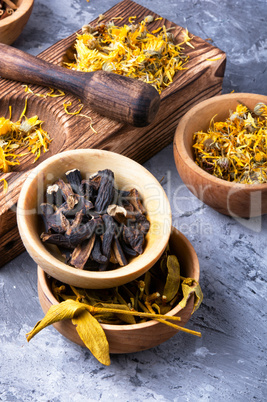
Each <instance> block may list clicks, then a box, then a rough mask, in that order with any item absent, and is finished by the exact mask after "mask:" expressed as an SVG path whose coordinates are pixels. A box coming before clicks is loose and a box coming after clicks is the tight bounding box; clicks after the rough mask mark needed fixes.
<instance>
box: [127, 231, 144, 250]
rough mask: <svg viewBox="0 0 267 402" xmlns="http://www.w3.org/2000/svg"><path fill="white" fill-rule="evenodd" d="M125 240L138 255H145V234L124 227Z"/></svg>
mask: <svg viewBox="0 0 267 402" xmlns="http://www.w3.org/2000/svg"><path fill="white" fill-rule="evenodd" d="M123 240H124V241H125V243H126V244H129V245H130V246H131V247H132V249H133V250H135V251H136V252H137V253H138V254H142V253H143V246H144V242H145V236H144V234H143V233H142V232H141V231H140V230H138V229H137V228H135V227H128V226H126V225H124V226H123Z"/></svg>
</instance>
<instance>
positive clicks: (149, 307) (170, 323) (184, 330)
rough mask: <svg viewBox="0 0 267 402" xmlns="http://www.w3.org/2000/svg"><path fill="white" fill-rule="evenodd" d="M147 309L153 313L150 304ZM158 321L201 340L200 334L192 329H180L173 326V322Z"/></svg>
mask: <svg viewBox="0 0 267 402" xmlns="http://www.w3.org/2000/svg"><path fill="white" fill-rule="evenodd" d="M146 307H147V308H148V309H149V311H151V310H152V311H153V309H152V307H151V306H150V305H149V304H146ZM166 317H169V316H164V318H166ZM157 321H159V322H161V323H162V324H165V325H168V326H169V327H172V328H175V329H177V330H179V331H183V332H187V333H188V334H191V335H196V336H198V337H199V338H201V333H200V332H197V331H192V330H191V329H187V328H184V327H180V325H176V324H173V323H172V322H168V321H165V320H162V319H160V318H158V319H157Z"/></svg>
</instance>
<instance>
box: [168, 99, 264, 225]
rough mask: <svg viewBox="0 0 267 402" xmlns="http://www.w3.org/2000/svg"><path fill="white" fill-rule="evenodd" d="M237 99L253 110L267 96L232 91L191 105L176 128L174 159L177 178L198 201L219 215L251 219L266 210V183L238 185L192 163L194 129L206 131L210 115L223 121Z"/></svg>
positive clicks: (233, 108) (236, 103)
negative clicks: (178, 176)
mask: <svg viewBox="0 0 267 402" xmlns="http://www.w3.org/2000/svg"><path fill="white" fill-rule="evenodd" d="M239 102H242V103H243V104H244V105H246V106H247V107H248V108H250V109H251V110H253V109H254V107H255V105H256V104H257V103H258V102H263V103H265V104H267V96H264V95H257V94H246V93H233V94H226V95H222V96H217V97H215V98H213V99H208V100H206V101H204V102H201V103H200V104H198V105H196V106H194V108H192V109H191V110H190V111H189V112H188V113H187V114H186V115H185V116H183V118H182V119H181V121H180V122H179V125H178V127H177V129H176V133H175V136H174V145H173V146H174V159H175V163H176V167H177V170H178V173H179V175H180V177H181V179H182V180H183V182H184V183H185V184H186V185H187V187H188V188H189V190H190V191H191V192H192V193H193V194H194V195H195V196H196V197H198V198H199V199H200V200H201V201H203V202H204V203H205V204H207V205H209V206H210V207H212V208H214V209H215V210H216V211H218V212H220V213H222V214H225V215H229V216H233V217H241V218H251V217H255V216H260V215H263V214H266V213H267V184H266V183H264V184H253V185H250V184H239V183H235V182H229V181H227V180H222V179H219V178H217V177H215V176H213V175H212V174H209V173H208V172H206V171H205V170H203V169H201V168H200V167H199V166H197V165H196V163H195V162H194V153H193V148H192V145H193V134H194V133H195V132H197V131H201V130H203V131H204V132H206V130H207V129H208V127H209V125H210V121H211V119H212V118H214V119H215V121H225V119H226V118H228V117H229V111H230V110H235V109H236V106H237V105H238V103H239ZM214 116H215V117H214Z"/></svg>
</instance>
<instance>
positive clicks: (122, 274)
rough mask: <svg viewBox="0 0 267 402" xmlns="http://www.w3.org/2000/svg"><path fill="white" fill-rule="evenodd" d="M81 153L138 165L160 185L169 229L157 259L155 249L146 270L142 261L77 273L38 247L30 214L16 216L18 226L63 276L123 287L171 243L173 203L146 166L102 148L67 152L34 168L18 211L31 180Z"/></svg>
mask: <svg viewBox="0 0 267 402" xmlns="http://www.w3.org/2000/svg"><path fill="white" fill-rule="evenodd" d="M79 153H86V154H88V155H100V156H101V157H103V155H104V156H105V155H106V156H108V155H110V156H112V157H113V158H120V159H121V160H124V161H125V163H128V164H129V162H130V163H131V165H132V166H136V167H138V168H139V169H140V167H141V168H142V170H143V171H145V172H146V174H147V176H148V177H150V178H151V180H152V182H154V183H156V184H157V186H159V189H160V191H161V195H162V196H163V197H164V202H165V204H164V205H165V207H166V211H165V214H164V215H165V217H166V219H167V221H166V222H165V228H166V229H165V230H164V233H163V234H162V236H161V237H160V244H159V248H158V249H157V255H156V256H154V255H153V253H152V252H153V250H152V249H151V250H150V255H149V257H150V260H149V262H147V261H146V263H145V264H144V266H145V267H146V268H144V266H142V267H141V268H140V263H139V261H133V262H131V263H130V264H131V267H129V265H130V264H127V265H125V266H123V267H118V268H116V269H113V270H110V271H103V272H100V271H88V270H77V268H75V267H72V266H69V265H67V264H65V263H64V262H62V261H60V260H59V259H57V258H56V257H55V256H53V255H52V254H51V253H50V252H49V251H48V250H46V249H45V248H43V247H40V245H39V244H36V240H35V238H34V234H33V233H32V231H31V228H30V226H29V224H28V222H27V220H26V219H25V217H26V216H27V214H23V213H22V214H20V213H17V223H18V228H19V232H20V234H21V236H22V240H23V239H24V238H26V239H27V242H28V243H30V242H31V244H34V247H35V252H36V254H38V255H39V257H40V258H39V259H42V260H43V261H45V263H47V264H49V265H53V266H54V267H55V269H57V270H59V271H60V272H61V273H67V274H70V275H72V276H73V277H76V276H77V277H79V278H80V279H81V278H82V279H84V280H91V281H100V280H103V281H108V280H113V281H114V280H118V279H120V280H121V284H122V280H124V279H123V278H126V280H125V281H124V283H125V282H126V281H127V278H128V277H129V276H130V275H133V274H134V273H136V274H138V276H140V275H141V274H142V273H143V272H145V271H146V270H148V269H149V268H150V267H151V266H152V265H153V264H154V263H155V262H156V260H157V259H158V258H159V257H160V256H161V254H162V253H163V251H164V249H165V247H166V245H167V243H168V240H169V237H170V233H171V227H172V226H171V221H172V215H171V207H170V203H169V200H168V198H167V195H166V193H165V191H164V189H163V188H162V186H161V184H160V183H159V182H158V180H157V179H156V178H155V177H154V176H153V175H152V173H150V172H149V171H148V170H147V169H146V168H145V167H143V166H142V165H140V164H139V163H138V162H136V161H134V160H133V159H131V158H129V157H126V156H124V155H121V154H118V153H115V152H111V151H106V150H102V149H95V148H90V149H76V150H70V151H64V152H61V153H58V154H56V155H53V156H51V157H49V158H48V159H46V160H44V161H43V162H42V163H40V164H39V165H38V166H37V167H36V168H34V169H33V170H32V171H31V172H30V174H29V175H28V177H27V178H26V180H25V182H24V184H23V186H22V189H21V191H20V195H19V199H18V206H17V211H24V205H25V200H26V196H27V193H28V191H29V187H30V186H31V183H32V181H34V179H35V178H36V177H37V176H38V174H40V173H41V171H43V170H44V169H46V168H47V167H48V166H49V165H50V164H53V163H54V162H55V161H57V160H59V159H60V158H61V157H64V158H68V156H70V157H71V156H73V155H74V154H79ZM162 225H163V224H162ZM144 255H145V253H143V254H141V255H140V256H139V257H140V259H141V257H142V256H144ZM137 258H138V257H137ZM43 269H45V270H46V267H43ZM77 274H78V275H77ZM92 286H93V287H92V288H96V287H95V285H92ZM87 287H88V286H87ZM106 287H107V286H106Z"/></svg>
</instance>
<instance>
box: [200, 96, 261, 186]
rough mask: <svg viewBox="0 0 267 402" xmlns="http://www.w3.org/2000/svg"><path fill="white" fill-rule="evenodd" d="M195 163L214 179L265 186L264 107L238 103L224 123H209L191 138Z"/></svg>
mask: <svg viewBox="0 0 267 402" xmlns="http://www.w3.org/2000/svg"><path fill="white" fill-rule="evenodd" d="M193 140H194V145H193V148H194V151H195V162H196V164H197V165H199V166H200V167H201V168H202V169H204V170H206V171H207V172H209V173H211V174H212V175H214V176H215V177H218V178H220V179H224V180H227V181H232V182H236V183H241V184H261V183H267V106H266V105H265V104H264V103H262V102H259V103H258V104H257V105H255V107H254V110H250V109H249V108H247V107H246V106H245V105H243V104H241V103H238V105H237V107H236V109H235V111H233V112H230V114H229V117H228V118H227V119H226V120H225V121H217V122H216V121H214V118H213V119H212V120H211V122H210V125H209V128H208V130H207V132H203V131H198V132H196V133H195V134H194V137H193Z"/></svg>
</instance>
